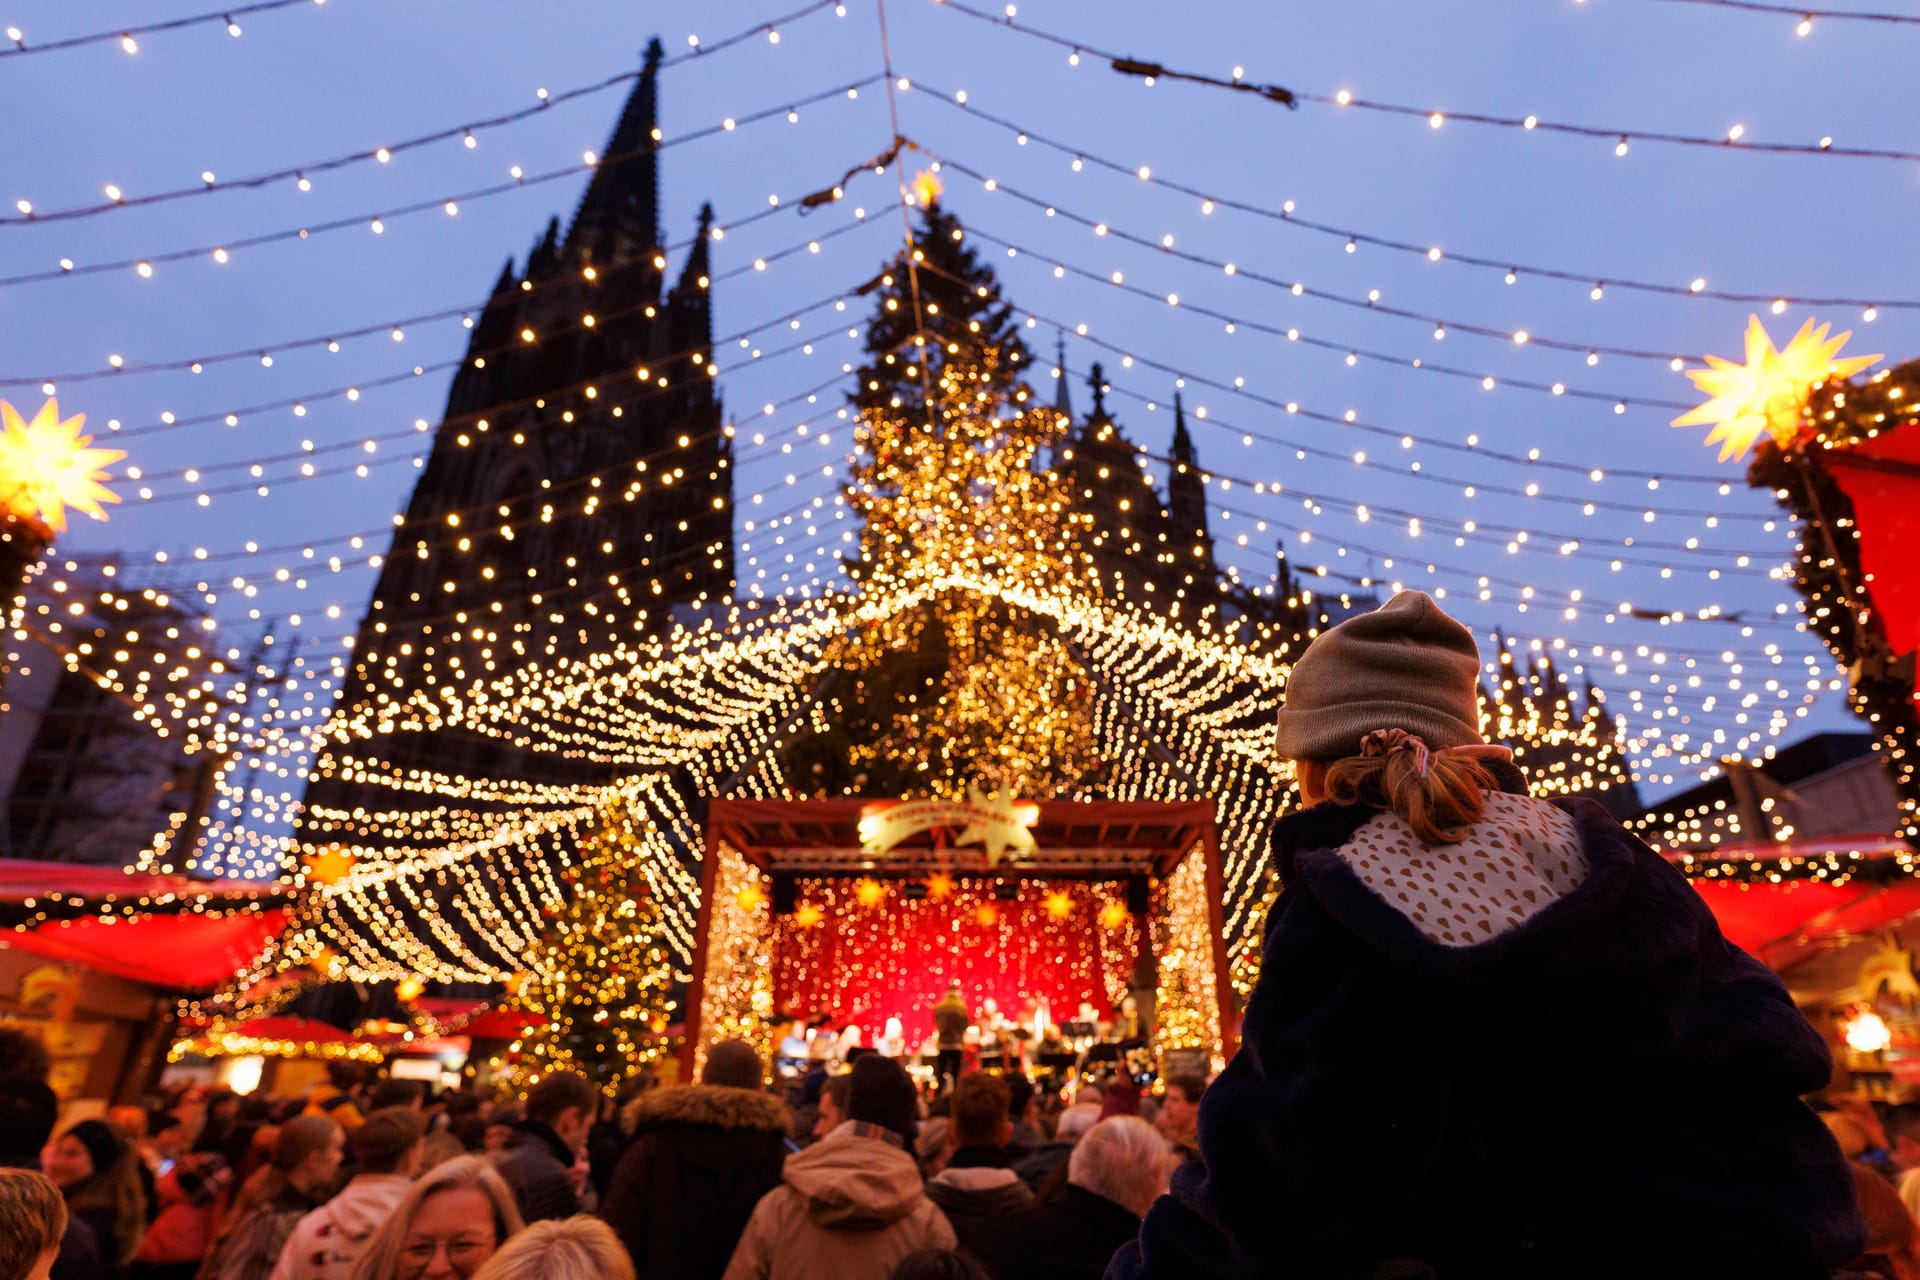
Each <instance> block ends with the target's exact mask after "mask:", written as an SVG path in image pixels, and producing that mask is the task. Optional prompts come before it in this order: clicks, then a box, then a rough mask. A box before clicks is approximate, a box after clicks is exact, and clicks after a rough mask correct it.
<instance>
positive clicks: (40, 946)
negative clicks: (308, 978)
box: [0, 907, 288, 991]
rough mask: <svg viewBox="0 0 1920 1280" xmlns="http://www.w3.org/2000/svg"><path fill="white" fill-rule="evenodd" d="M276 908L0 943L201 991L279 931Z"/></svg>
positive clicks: (40, 932)
mask: <svg viewBox="0 0 1920 1280" xmlns="http://www.w3.org/2000/svg"><path fill="white" fill-rule="evenodd" d="M287 916H288V911H287V909H286V908H284V907H278V908H274V909H272V910H268V911H244V910H243V911H234V912H230V913H229V914H226V915H222V916H204V915H197V914H187V915H164V916H141V917H136V918H134V919H131V920H111V921H109V920H98V919H91V918H89V919H83V920H65V921H58V922H53V923H49V924H45V925H42V926H41V927H40V928H38V929H34V930H31V931H29V932H26V933H12V932H0V946H6V947H13V948H15V949H16V950H20V951H26V952H30V953H31V954H33V955H37V956H44V957H46V958H47V959H49V960H57V961H61V962H63V963H66V964H77V965H82V966H84V967H86V968H89V969H94V970H98V971H99V972H101V973H110V974H113V975H114V976H116V977H121V978H129V979H131V980H133V981H134V982H143V983H146V984H147V985H148V986H153V987H160V988H163V989H165V990H168V991H206V990H210V989H212V988H213V987H216V986H218V985H220V984H221V983H222V982H225V981H226V980H227V979H229V978H231V977H233V976H234V975H235V974H236V973H238V972H240V971H241V970H243V969H245V968H246V967H247V966H248V965H249V964H250V963H251V962H252V961H253V960H254V959H255V957H257V956H258V955H259V954H260V952H261V950H262V949H263V948H264V947H265V946H266V945H267V943H268V941H269V940H271V939H272V938H274V937H276V936H277V935H278V934H280V933H281V932H282V931H284V930H285V929H286V927H287Z"/></svg>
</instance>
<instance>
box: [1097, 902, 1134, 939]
mask: <svg viewBox="0 0 1920 1280" xmlns="http://www.w3.org/2000/svg"><path fill="white" fill-rule="evenodd" d="M1126 922H1127V909H1126V908H1125V907H1123V906H1121V905H1120V904H1119V903H1117V902H1109V903H1108V904H1107V905H1106V906H1104V907H1102V908H1100V927H1101V928H1102V929H1106V930H1108V931H1109V932H1111V931H1112V930H1114V929H1118V928H1119V927H1120V926H1121V925H1123V924H1125V923H1126Z"/></svg>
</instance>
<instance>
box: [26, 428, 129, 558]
mask: <svg viewBox="0 0 1920 1280" xmlns="http://www.w3.org/2000/svg"><path fill="white" fill-rule="evenodd" d="M86 422H87V419H86V415H85V414H79V413H76V414H74V415H73V416H72V417H71V418H67V419H65V420H64V421H63V420H62V419H61V417H60V405H59V402H58V401H55V400H49V401H47V402H46V403H45V404H43V405H41V406H40V411H39V412H38V413H36V414H34V415H33V420H32V421H31V422H29V421H27V420H26V419H24V418H22V417H21V416H20V412H19V410H17V409H15V408H14V407H13V406H12V405H10V404H8V403H7V402H6V401H4V400H0V506H4V507H5V508H6V509H7V510H8V511H9V512H11V513H12V514H14V515H16V516H19V517H22V518H25V519H34V518H38V519H39V520H42V521H44V522H45V523H46V525H47V527H48V528H50V529H52V530H53V531H54V532H55V533H59V532H60V531H62V530H63V529H65V528H66V527H67V516H66V511H67V508H68V507H72V508H73V509H74V510H76V511H84V512H85V513H86V514H88V515H90V516H92V517H93V518H94V519H95V520H105V519H106V518H107V513H106V512H105V511H103V510H101V508H100V504H101V503H103V502H118V501H120V499H119V496H118V495H116V494H115V493H114V492H113V491H112V490H111V489H108V488H107V487H106V486H105V485H103V484H102V483H100V482H101V481H103V480H105V479H107V478H108V473H107V470H106V468H107V467H108V466H109V465H110V464H112V463H115V462H118V461H120V459H122V458H124V457H126V456H127V454H126V450H124V449H91V448H88V446H89V445H91V444H92V443H93V437H91V436H83V435H81V434H80V429H81V428H82V427H83V426H85V425H86Z"/></svg>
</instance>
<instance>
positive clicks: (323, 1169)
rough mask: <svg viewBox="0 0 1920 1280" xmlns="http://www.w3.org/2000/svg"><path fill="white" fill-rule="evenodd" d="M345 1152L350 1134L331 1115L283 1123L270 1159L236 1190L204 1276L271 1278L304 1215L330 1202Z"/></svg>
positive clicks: (209, 1279)
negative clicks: (334, 1182)
mask: <svg viewBox="0 0 1920 1280" xmlns="http://www.w3.org/2000/svg"><path fill="white" fill-rule="evenodd" d="M345 1152H346V1134H345V1132H344V1131H343V1130H342V1129H341V1128H340V1126H339V1125H338V1124H337V1123H335V1122H334V1121H333V1119H332V1118H331V1117H329V1116H323V1115H306V1114H302V1115H298V1116H295V1117H294V1118H293V1119H291V1120H289V1121H287V1123H286V1124H285V1125H283V1126H281V1129H280V1132H279V1134H278V1135H277V1136H276V1137H275V1139H274V1144H273V1156H272V1160H271V1163H269V1164H268V1165H267V1166H266V1167H265V1168H262V1169H260V1170H259V1171H258V1172H256V1173H255V1174H254V1176H253V1177H252V1178H250V1179H248V1182H247V1185H245V1186H243V1187H242V1188H241V1189H240V1191H238V1192H237V1193H236V1194H235V1195H234V1201H233V1206H232V1208H231V1209H230V1210H229V1211H228V1215H227V1219H226V1221H225V1222H223V1223H222V1224H221V1226H220V1229H219V1231H218V1233H217V1234H216V1237H215V1239H214V1242H213V1247H212V1248H211V1249H210V1250H209V1251H208V1253H207V1259H206V1261H205V1262H204V1263H202V1264H201V1267H200V1273H199V1280H267V1277H268V1276H270V1275H272V1273H273V1269H274V1267H275V1265H277V1264H278V1262H279V1261H280V1253H281V1251H282V1250H283V1249H284V1248H285V1247H286V1243H287V1239H288V1237H290V1236H291V1235H292V1234H293V1230H294V1228H295V1227H296V1226H298V1225H299V1223H300V1220H301V1219H302V1218H304V1217H305V1216H306V1215H307V1214H308V1213H310V1212H312V1211H313V1210H314V1209H315V1208H317V1207H318V1206H319V1205H321V1204H323V1203H325V1202H326V1199H327V1195H328V1193H329V1192H330V1191H332V1189H333V1181H334V1177H335V1175H336V1174H338V1173H339V1171H340V1161H341V1159H342V1157H343V1156H344V1155H345Z"/></svg>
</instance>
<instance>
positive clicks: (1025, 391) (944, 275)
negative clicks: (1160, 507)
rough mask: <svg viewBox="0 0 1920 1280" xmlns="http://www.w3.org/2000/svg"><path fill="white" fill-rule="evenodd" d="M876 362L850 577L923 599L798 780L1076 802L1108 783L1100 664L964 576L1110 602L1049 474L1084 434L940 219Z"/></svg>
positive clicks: (858, 477) (900, 623)
mask: <svg viewBox="0 0 1920 1280" xmlns="http://www.w3.org/2000/svg"><path fill="white" fill-rule="evenodd" d="M867 352H868V363H867V364H866V366H865V367H863V368H862V369H861V370H860V373H859V378H860V382H859V388H858V390H857V392H856V393H855V396H854V403H855V405H856V407H857V408H858V410H859V423H858V427H857V432H856V436H857V445H858V455H857V459H856V462H855V464H854V467H853V474H852V476H851V480H850V483H849V486H848V500H849V503H850V505H851V506H852V507H853V509H854V511H855V512H856V513H857V514H858V515H859V516H860V517H861V519H862V521H863V527H862V533H861V541H860V548H859V553H858V556H857V557H856V558H855V559H853V560H852V561H851V562H850V563H849V565H848V571H849V573H850V574H851V575H852V576H853V577H854V578H855V579H856V580H857V581H859V582H860V583H861V584H862V586H863V588H864V589H865V591H866V592H867V593H869V594H870V595H872V594H875V593H890V592H891V593H902V594H907V595H915V596H917V597H918V599H917V601H916V602H915V603H914V604H912V606H911V607H908V608H905V609H901V610H897V611H893V612H891V613H889V614H888V616H886V618H885V620H883V621H877V622H874V623H872V624H870V625H869V626H867V627H866V628H865V629H864V630H862V631H860V632H859V633H857V634H855V635H854V636H852V637H850V639H849V640H848V642H847V643H846V644H845V645H844V646H842V648H841V650H840V652H839V653H837V654H836V655H835V662H834V674H833V675H832V676H831V677H830V680H831V684H832V687H831V688H830V690H829V692H828V698H829V700H830V702H831V704H832V705H833V706H834V708H835V710H836V713H837V714H836V716H835V717H834V718H833V721H832V723H831V724H828V725H825V726H823V727H822V729H821V731H820V732H819V733H817V734H816V735H814V736H813V737H811V738H808V739H806V740H803V741H802V742H800V743H798V744H796V746H795V747H794V748H793V750H792V752H791V753H790V755H789V761H790V768H789V774H788V776H789V777H790V778H792V779H793V781H794V783H795V785H797V786H799V787H801V788H803V789H804V788H811V789H814V790H817V791H820V792H836V791H850V792H857V791H864V792H868V793H878V794H887V793H893V794H908V793H916V794H935V795H941V794H954V793H958V792H961V791H963V790H964V789H965V788H966V787H968V786H974V785H977V786H980V787H982V788H984V789H988V790H993V789H1013V790H1018V791H1020V792H1022V793H1023V794H1028V795H1047V794H1058V793H1060V792H1063V791H1065V790H1067V789H1069V788H1071V787H1072V786H1074V785H1075V784H1077V783H1079V782H1082V781H1084V780H1086V779H1087V778H1089V777H1090V776H1091V775H1092V774H1093V773H1094V772H1095V771H1096V769H1097V767H1098V760H1097V753H1096V751H1095V749H1094V733H1093V725H1092V721H1091V717H1090V716H1089V714H1088V713H1087V711H1086V706H1087V698H1086V692H1087V691H1086V688H1085V684H1086V677H1085V674H1084V672H1083V670H1082V669H1081V667H1080V664H1078V663H1077V662H1076V661H1075V660H1074V657H1073V655H1072V654H1071V653H1070V652H1069V650H1068V648H1067V646H1066V645H1065V643H1064V642H1063V641H1062V640H1061V639H1060V638H1059V636H1058V634H1057V632H1056V630H1055V628H1053V627H1052V626H1050V625H1048V624H1046V623H1044V622H1042V621H1041V620H1040V619H1038V618H1036V617H1034V616H1033V615H1031V614H1028V613H1027V612H1025V611H1024V610H1020V609H1018V608H1016V607H1013V606H1009V605H1007V604H1004V603H1000V602H995V601H990V600H987V599H984V598H983V597H981V596H980V595H979V594H978V593H975V592H969V591H965V590H959V589H955V588H954V586H953V585H952V579H953V577H954V576H955V575H956V574H958V575H980V576H983V577H990V578H994V579H997V580H1000V581H1006V582H1017V583H1020V584H1022V585H1023V586H1025V587H1027V588H1028V589H1030V590H1034V591H1042V592H1044V591H1053V590H1062V589H1071V590H1074V591H1075V592H1077V593H1080V594H1083V595H1092V594H1094V593H1096V592H1097V583H1096V578H1095V575H1094V573H1093V570H1092V565H1091V561H1090V559H1089V557H1088V556H1087V554H1086V550H1085V547H1086V542H1087V532H1088V530H1087V517H1086V516H1084V515H1080V514H1076V512H1075V507H1074V503H1073V500H1072V494H1071V491H1070V489H1069V487H1068V485H1067V484H1066V483H1065V482H1064V481H1063V480H1062V479H1061V478H1060V477H1059V476H1058V475H1057V474H1055V473H1054V472H1052V471H1051V470H1049V469H1048V468H1047V467H1046V466H1045V465H1044V463H1043V457H1044V456H1045V454H1046V452H1047V451H1048V450H1050V449H1051V448H1052V447H1053V446H1054V445H1055V444H1056V443H1057V442H1058V441H1059V440H1060V439H1061V437H1062V435H1063V434H1064V432H1065V429H1066V427H1067V425H1068V424H1067V423H1066V421H1065V420H1064V418H1063V416H1062V415H1061V414H1060V413H1059V412H1058V411H1056V410H1054V409H1052V408H1050V407H1043V406H1042V405H1041V404H1040V403H1039V401H1038V399H1037V398H1036V397H1035V396H1034V394H1033V391H1032V389H1031V388H1029V387H1028V386H1027V385H1026V382H1025V380H1024V378H1023V376H1022V375H1023V373H1024V370H1025V368H1026V366H1027V364H1028V363H1029V355H1028V352H1027V349H1026V347H1025V345H1024V344H1023V343H1022V342H1021V341H1020V337H1019V333H1018V331H1017V329H1016V328H1015V326H1014V324H1013V322H1012V320H1011V318H1010V311H1009V309H1008V308H1007V306H1006V305H1005V304H1004V303H1002V302H1001V300H1000V291H999V285H998V283H997V282H996V281H995V280H994V278H993V274H992V272H991V271H990V270H988V269H987V268H986V267H985V266H984V265H982V264H981V263H980V262H979V261H978V260H977V259H976V258H975V256H974V254H973V251H972V249H971V248H970V247H968V246H967V244H966V235H965V231H964V229H963V228H962V227H961V226H960V224H959V222H958V221H957V220H956V219H955V218H953V217H952V216H951V215H949V214H948V213H947V212H946V211H945V210H943V209H942V208H941V207H940V205H939V204H938V203H937V202H930V203H928V204H926V205H925V206H924V207H923V209H922V213H921V220H920V226H919V227H918V229H917V232H916V235H915V237H914V247H913V251H912V254H911V260H909V255H907V254H905V253H903V254H902V255H901V257H900V258H899V259H897V260H896V261H895V262H894V263H893V265H892V267H891V268H890V269H889V270H888V271H887V272H886V273H885V274H884V275H882V277H881V278H880V280H879V292H878V300H877V303H876V306H875V311H874V319H873V323H872V325H871V326H870V328H869V329H868V333H867Z"/></svg>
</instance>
